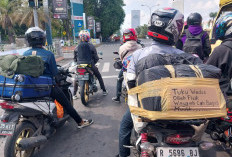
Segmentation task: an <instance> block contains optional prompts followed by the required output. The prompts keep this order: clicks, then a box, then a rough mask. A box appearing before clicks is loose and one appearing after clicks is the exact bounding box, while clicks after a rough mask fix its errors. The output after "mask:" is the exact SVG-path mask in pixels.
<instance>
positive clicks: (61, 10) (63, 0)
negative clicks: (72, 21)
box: [53, 0, 68, 19]
mask: <svg viewBox="0 0 232 157" xmlns="http://www.w3.org/2000/svg"><path fill="white" fill-rule="evenodd" d="M53 13H54V16H53V17H54V18H55V19H67V18H68V12H67V0H53Z"/></svg>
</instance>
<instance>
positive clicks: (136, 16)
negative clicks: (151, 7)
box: [131, 10, 140, 28]
mask: <svg viewBox="0 0 232 157" xmlns="http://www.w3.org/2000/svg"><path fill="white" fill-rule="evenodd" d="M138 26H140V10H132V11H131V28H137V27H138Z"/></svg>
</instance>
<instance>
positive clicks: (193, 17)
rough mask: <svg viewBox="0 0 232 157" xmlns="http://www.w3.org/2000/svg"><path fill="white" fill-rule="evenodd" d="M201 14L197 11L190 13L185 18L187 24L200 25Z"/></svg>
mask: <svg viewBox="0 0 232 157" xmlns="http://www.w3.org/2000/svg"><path fill="white" fill-rule="evenodd" d="M201 23H202V16H201V14H199V13H191V14H190V15H189V17H188V19H187V24H188V25H201Z"/></svg>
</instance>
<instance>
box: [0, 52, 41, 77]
mask: <svg viewBox="0 0 232 157" xmlns="http://www.w3.org/2000/svg"><path fill="white" fill-rule="evenodd" d="M43 71H44V62H43V60H42V59H41V58H40V57H38V56H16V55H5V56H0V75H2V76H5V77H8V78H13V77H14V75H15V74H24V75H30V76H33V77H39V76H41V75H43Z"/></svg>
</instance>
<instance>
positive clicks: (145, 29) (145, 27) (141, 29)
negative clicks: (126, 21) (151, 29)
mask: <svg viewBox="0 0 232 157" xmlns="http://www.w3.org/2000/svg"><path fill="white" fill-rule="evenodd" d="M136 31H137V33H138V37H139V38H146V35H147V32H148V25H146V24H145V25H143V26H139V27H137V28H136Z"/></svg>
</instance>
